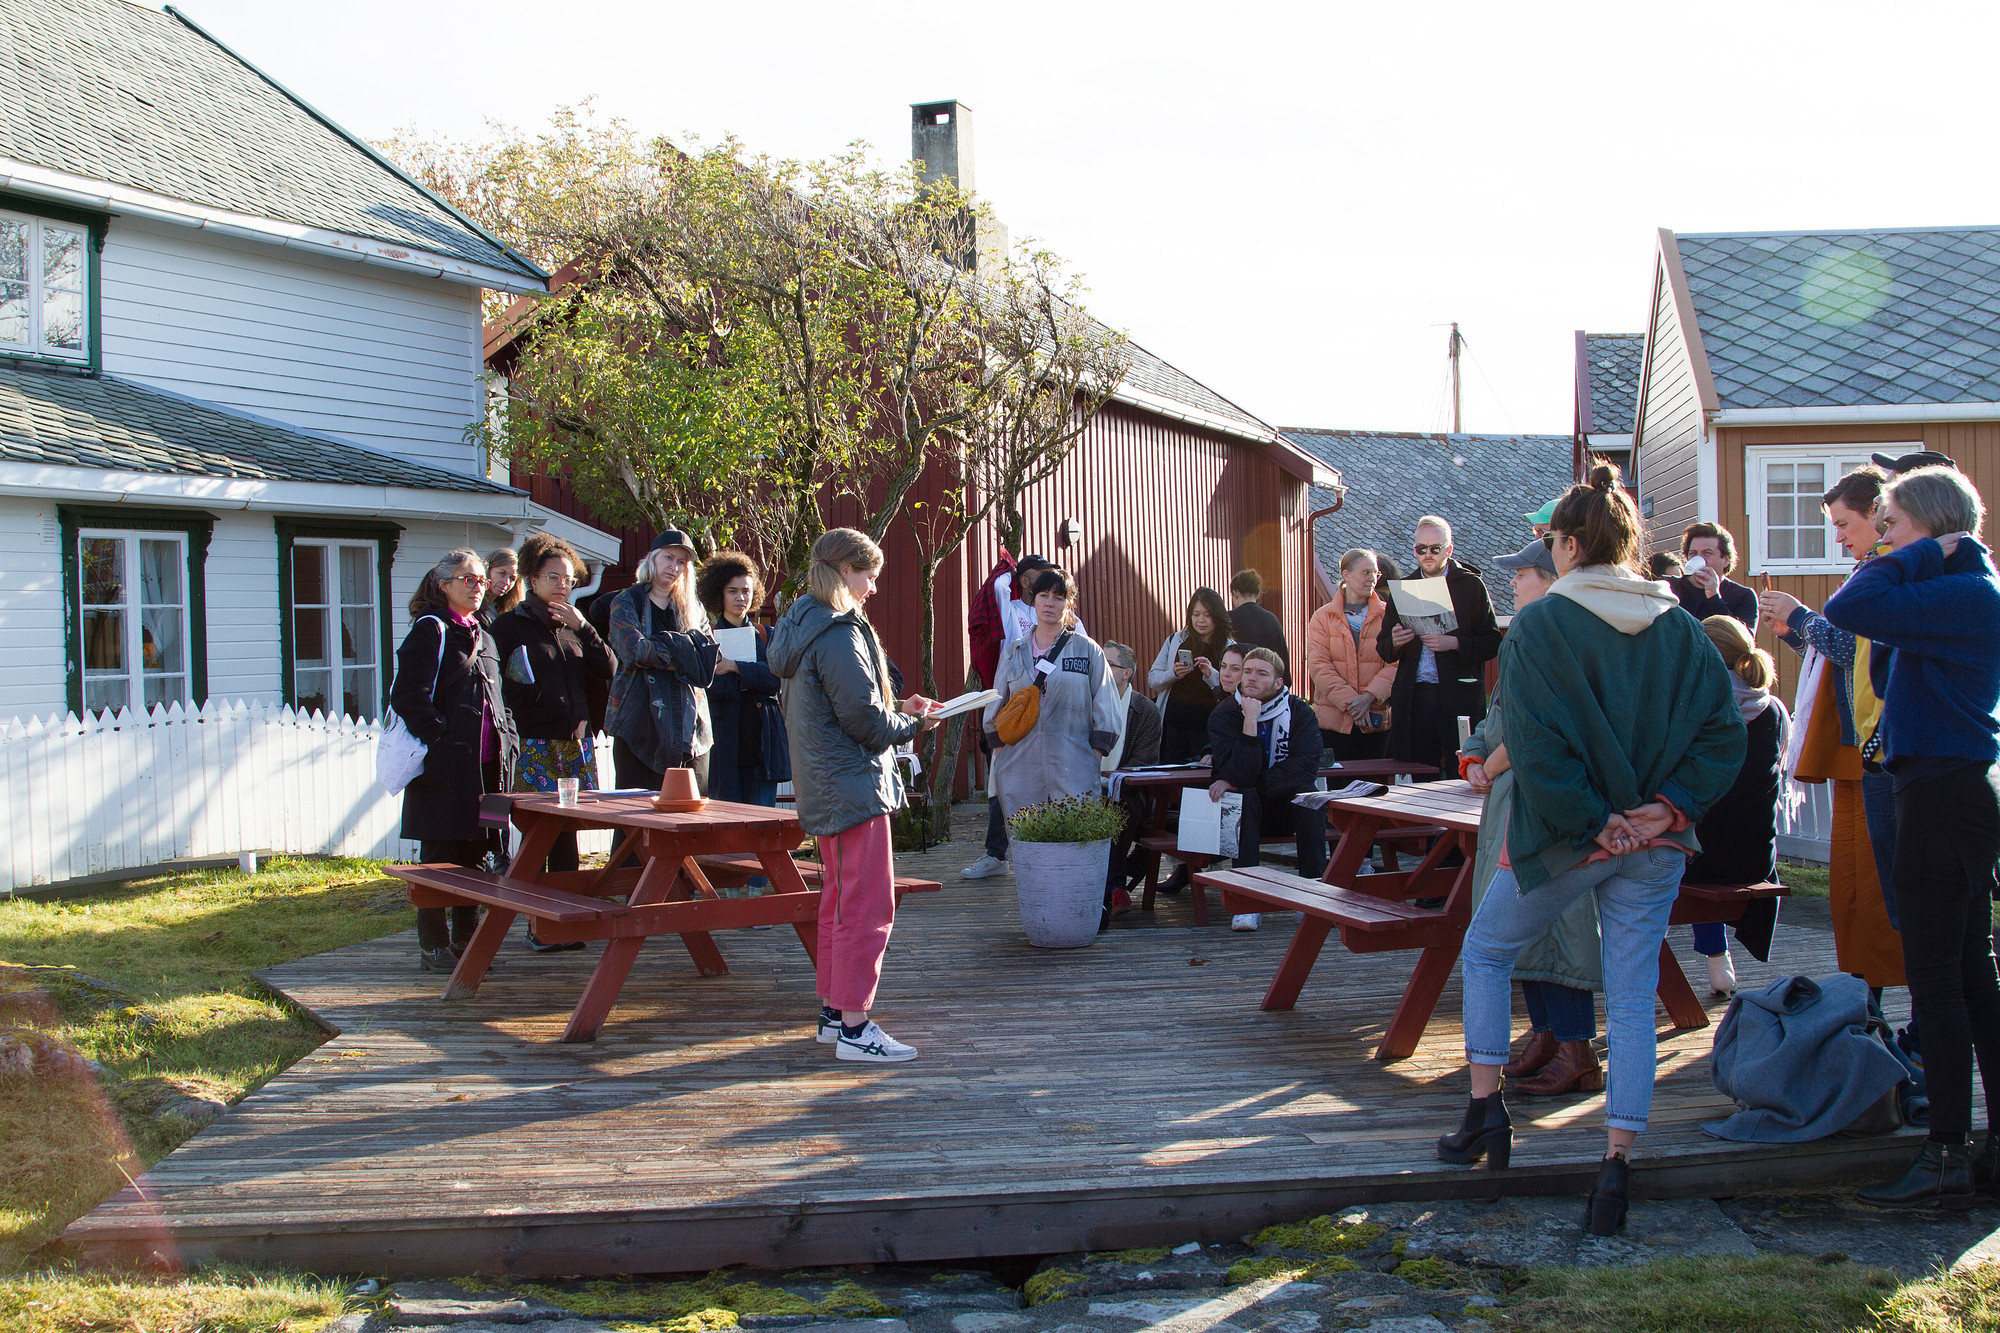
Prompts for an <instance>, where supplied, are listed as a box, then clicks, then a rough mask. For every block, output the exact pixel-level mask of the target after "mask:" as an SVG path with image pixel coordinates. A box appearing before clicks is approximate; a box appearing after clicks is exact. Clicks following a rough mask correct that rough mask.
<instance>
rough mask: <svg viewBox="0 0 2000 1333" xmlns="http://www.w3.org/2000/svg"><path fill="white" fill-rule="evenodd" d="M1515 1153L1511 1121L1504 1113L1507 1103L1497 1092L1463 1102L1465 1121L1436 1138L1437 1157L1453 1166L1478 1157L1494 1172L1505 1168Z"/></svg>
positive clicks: (1470, 1163)
mask: <svg viewBox="0 0 2000 1333" xmlns="http://www.w3.org/2000/svg"><path fill="white" fill-rule="evenodd" d="M1513 1154H1514V1122H1513V1120H1512V1119H1511V1118H1509V1116H1508V1115H1507V1103H1506V1102H1504V1101H1502V1100H1501V1098H1500V1094H1499V1093H1497V1092H1496V1093H1494V1094H1493V1095H1492V1096H1491V1097H1474V1098H1471V1099H1470V1100H1468V1101H1467V1102H1466V1104H1465V1123H1464V1124H1462V1125H1460V1126H1459V1127H1458V1132H1457V1133H1456V1134H1446V1135H1445V1136H1444V1137H1442V1138H1440V1139H1439V1140H1438V1160H1439V1161H1440V1162H1450V1163H1452V1164H1453V1165H1454V1166H1471V1165H1472V1164H1473V1163H1474V1162H1477V1161H1478V1160H1479V1159H1480V1158H1482V1157H1484V1158H1485V1159H1486V1162H1487V1165H1488V1166H1491V1167H1492V1168H1493V1169H1494V1170H1495V1171H1504V1170H1505V1169H1506V1167H1507V1161H1508V1159H1509V1158H1510V1157H1512V1156H1513Z"/></svg>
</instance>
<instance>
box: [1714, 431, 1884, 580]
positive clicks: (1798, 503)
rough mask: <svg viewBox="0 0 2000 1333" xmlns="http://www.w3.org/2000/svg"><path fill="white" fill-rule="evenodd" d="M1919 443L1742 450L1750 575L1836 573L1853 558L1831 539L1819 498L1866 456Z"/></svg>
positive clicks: (1828, 524)
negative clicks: (1848, 556) (1747, 510)
mask: <svg viewBox="0 0 2000 1333" xmlns="http://www.w3.org/2000/svg"><path fill="white" fill-rule="evenodd" d="M1922 447H1923V446H1922V445H1920V444H1849V445H1832V446H1828V445H1802V446H1795V445H1785V446H1768V447H1766V446H1760V447H1753V448H1750V449H1746V450H1745V451H1744V468H1743V473H1744V481H1745V483H1746V488H1747V490H1748V492H1749V493H1748V495H1747V497H1746V500H1747V507H1748V509H1749V511H1750V513H1749V517H1750V560H1749V568H1748V572H1749V573H1752V574H1762V573H1771V574H1838V573H1845V572H1846V571H1847V569H1848V568H1849V567H1850V566H1851V564H1852V562H1851V561H1850V560H1848V558H1847V555H1846V553H1845V552H1843V551H1842V550H1841V549H1840V547H1839V546H1838V545H1837V544H1836V543H1835V541H1834V531H1833V524H1831V523H1829V522H1828V521H1827V517H1826V511H1825V510H1823V509H1821V508H1820V497H1821V496H1822V495H1824V494H1826V492H1827V491H1828V490H1829V489H1831V488H1832V486H1833V483H1835V482H1836V481H1839V480H1840V478H1841V477H1842V476H1844V475H1846V474H1847V473H1849V472H1852V471H1853V470H1854V469H1855V468H1857V467H1860V466H1861V465H1862V464H1864V463H1866V462H1867V461H1868V456H1869V455H1870V454H1871V453H1890V454H1902V453H1908V452H1911V451H1912V450H1916V449H1921V448H1922Z"/></svg>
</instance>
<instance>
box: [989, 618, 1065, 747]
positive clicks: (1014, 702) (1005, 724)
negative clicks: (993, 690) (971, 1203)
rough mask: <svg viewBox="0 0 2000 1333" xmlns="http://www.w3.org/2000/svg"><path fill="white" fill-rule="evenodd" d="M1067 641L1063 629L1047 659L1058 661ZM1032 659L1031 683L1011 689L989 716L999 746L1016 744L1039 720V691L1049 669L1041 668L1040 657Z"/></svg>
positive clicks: (1047, 684) (1040, 713)
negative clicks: (996, 711)
mask: <svg viewBox="0 0 2000 1333" xmlns="http://www.w3.org/2000/svg"><path fill="white" fill-rule="evenodd" d="M1033 632H1034V631H1033V630H1030V631H1029V633H1030V634H1032V633H1033ZM1068 642H1069V631H1068V630H1064V631H1063V633H1062V637H1061V638H1059V639H1057V640H1056V641H1055V644H1054V645H1053V646H1052V647H1051V648H1050V649H1049V651H1048V654H1047V660H1048V661H1051V662H1054V661H1058V660H1060V659H1061V657H1062V650H1063V645H1064V644H1067V643H1068ZM1028 646H1029V647H1030V648H1033V647H1034V643H1033V641H1032V640H1030V641H1029V644H1028ZM1032 660H1033V661H1034V663H1035V683H1034V684H1033V685H1023V686H1022V687H1021V688H1020V689H1018V690H1015V691H1014V693H1013V695H1012V696H1010V697H1009V698H1008V700H1007V702H1006V703H1004V704H1002V705H1001V706H1000V712H999V713H998V715H996V716H995V717H994V719H993V731H994V734H995V735H997V736H999V737H1000V743H1001V744H1003V745H1018V744H1020V743H1021V741H1022V740H1024V739H1025V738H1026V737H1027V735H1028V733H1029V732H1031V731H1033V730H1034V729H1035V723H1037V722H1039V721H1040V720H1041V716H1042V691H1044V690H1046V689H1047V688H1048V687H1049V672H1047V671H1044V670H1043V669H1042V666H1041V663H1042V659H1041V658H1039V657H1037V658H1034V659H1032Z"/></svg>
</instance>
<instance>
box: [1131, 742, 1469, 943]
mask: <svg viewBox="0 0 2000 1333" xmlns="http://www.w3.org/2000/svg"><path fill="white" fill-rule="evenodd" d="M1436 772H1437V768H1436V767H1435V766H1433V765H1431V764H1419V763H1415V762H1413V761H1411V760H1407V759H1347V760H1342V761H1340V762H1339V763H1332V764H1328V765H1327V766H1326V767H1324V768H1322V769H1320V771H1319V775H1320V776H1321V777H1323V778H1325V779H1326V780H1327V784H1328V785H1329V786H1338V785H1339V784H1341V783H1343V782H1354V781H1357V780H1359V781H1370V782H1393V781H1395V780H1396V778H1397V777H1399V776H1404V775H1408V776H1410V777H1418V778H1425V777H1430V776H1431V775H1432V774H1434V773H1436ZM1115 776H1116V777H1117V778H1118V782H1119V788H1118V790H1119V794H1120V795H1121V796H1122V795H1123V794H1124V793H1125V792H1128V791H1129V792H1140V793H1143V794H1145V795H1146V796H1147V797H1148V798H1149V799H1150V800H1151V802H1152V809H1151V813H1150V815H1149V816H1148V818H1147V821H1146V827H1145V828H1144V829H1142V830H1140V832H1139V833H1138V835H1137V836H1136V838H1135V839H1134V842H1135V844H1136V845H1137V846H1138V847H1139V849H1140V851H1141V854H1142V855H1144V856H1145V858H1146V891H1145V896H1144V898H1143V899H1142V901H1141V903H1140V906H1141V908H1142V909H1143V910H1145V911H1148V912H1150V911H1152V910H1153V898H1154V895H1155V894H1156V893H1157V892H1158V891H1159V886H1160V858H1161V856H1163V855H1164V856H1172V857H1175V858H1177V859H1180V860H1184V861H1188V862H1189V863H1190V865H1191V866H1192V865H1194V864H1195V863H1196V862H1199V863H1200V864H1201V865H1206V864H1207V863H1208V861H1209V860H1210V859H1211V858H1210V857H1208V856H1206V855H1205V854H1203V853H1201V852H1189V853H1186V854H1185V855H1183V854H1182V852H1181V850H1180V848H1179V846H1178V842H1179V839H1178V837H1177V836H1176V834H1175V832H1174V826H1173V817H1174V815H1175V814H1176V813H1177V812H1178V811H1179V810H1180V804H1181V799H1180V798H1181V793H1182V792H1184V791H1186V790H1187V789H1189V788H1190V787H1206V786H1207V785H1208V784H1209V783H1210V782H1212V781H1213V780H1214V770H1213V769H1212V768H1210V766H1209V765H1207V764H1193V765H1180V766H1176V767H1172V768H1165V767H1161V768H1142V769H1130V770H1120V771H1119V772H1118V773H1117V774H1116V775H1115ZM1194 921H1195V924H1196V925H1198V926H1205V925H1207V924H1208V895H1207V894H1206V893H1204V892H1203V891H1202V890H1201V889H1199V888H1196V889H1195V893H1194Z"/></svg>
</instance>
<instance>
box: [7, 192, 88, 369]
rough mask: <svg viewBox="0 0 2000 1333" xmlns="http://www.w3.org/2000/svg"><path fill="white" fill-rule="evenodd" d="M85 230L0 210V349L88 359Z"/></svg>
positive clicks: (65, 223) (68, 224)
mask: <svg viewBox="0 0 2000 1333" xmlns="http://www.w3.org/2000/svg"><path fill="white" fill-rule="evenodd" d="M89 266H90V233H89V230H88V229H87V228H84V227H81V226H78V225H77V224H75V223H72V222H60V221H57V220H55V219H53V218H38V217H30V216H27V215H25V214H20V213H5V212H0V352H12V353H16V354H26V355H29V356H44V357H56V358H60V359H62V360H66V361H78V362H82V361H87V360H88V359H89V355H90V352H89V347H90V339H89V334H90V330H89V328H88V327H87V323H88V320H89V315H90V301H89Z"/></svg>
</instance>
